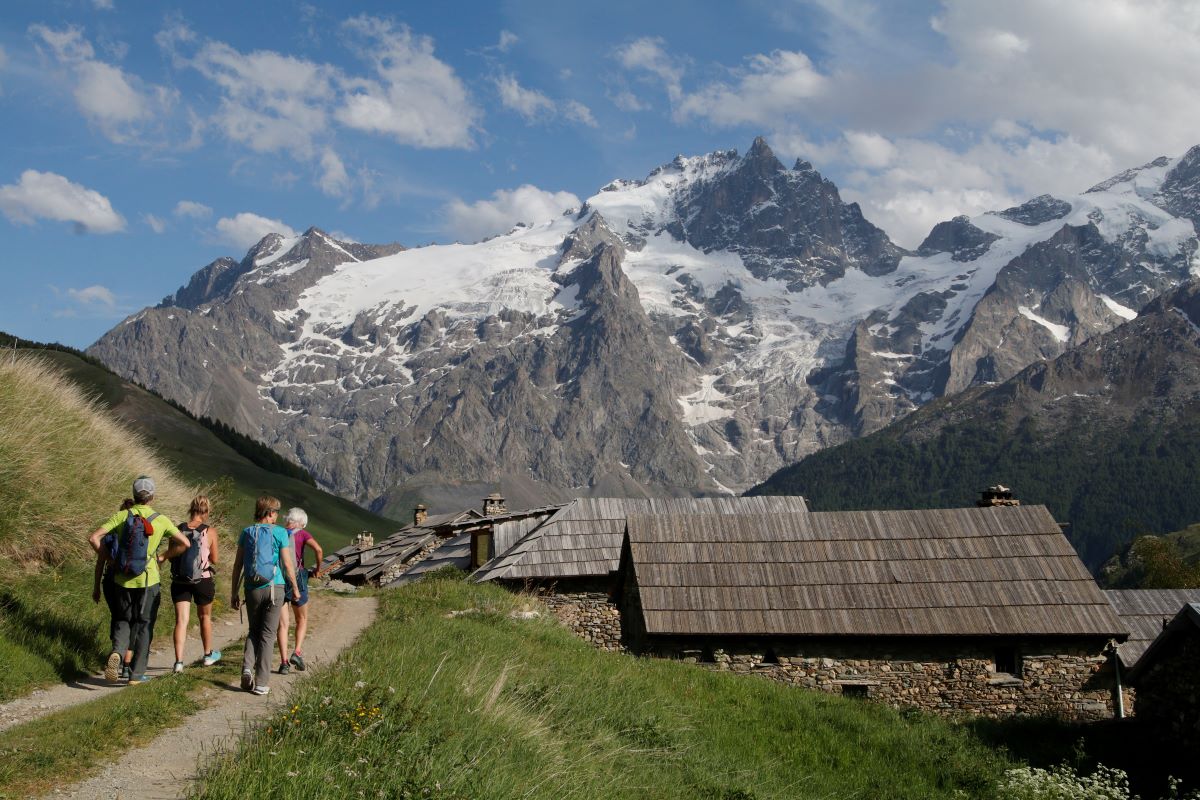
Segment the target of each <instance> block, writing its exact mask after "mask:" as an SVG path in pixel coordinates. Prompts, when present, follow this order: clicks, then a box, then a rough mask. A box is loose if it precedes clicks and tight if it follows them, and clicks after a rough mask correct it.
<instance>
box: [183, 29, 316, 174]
mask: <svg viewBox="0 0 1200 800" xmlns="http://www.w3.org/2000/svg"><path fill="white" fill-rule="evenodd" d="M187 63H189V64H190V65H191V66H192V67H194V68H195V69H196V70H198V71H199V72H200V73H201V74H202V75H204V77H206V78H208V79H209V80H211V81H212V82H213V83H215V84H216V85H217V86H218V87H219V88H220V89H221V92H222V97H221V102H220V107H219V109H218V111H217V113H216V116H215V124H216V126H217V127H218V128H219V129H220V130H221V131H222V133H224V134H225V135H226V136H227V137H228V138H230V139H232V140H233V141H235V142H240V143H242V144H244V145H246V146H247V147H249V148H250V149H251V150H254V151H255V152H259V153H274V152H279V151H288V152H291V153H292V154H294V155H296V156H297V157H300V158H308V157H311V156H312V155H313V154H314V151H315V147H314V145H313V139H314V138H315V137H316V136H318V135H319V134H321V133H322V132H324V131H325V130H326V129H327V127H328V124H329V111H328V108H329V104H330V103H332V102H333V101H334V99H335V97H336V91H335V82H336V81H337V70H336V69H335V68H333V67H331V66H329V65H325V64H317V63H314V62H312V61H306V60H303V59H299V58H293V57H292V56H286V55H282V54H280V53H275V52H271V51H268V50H257V51H255V52H252V53H249V54H243V53H240V52H238V51H237V50H234V49H233V48H232V47H230V46H229V45H227V44H224V43H222V42H208V43H206V44H204V45H203V46H202V47H201V48H200V50H199V51H198V52H197V53H196V55H195V57H194V58H192V59H190V60H189V61H188V62H187Z"/></svg>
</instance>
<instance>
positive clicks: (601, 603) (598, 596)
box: [539, 592, 625, 650]
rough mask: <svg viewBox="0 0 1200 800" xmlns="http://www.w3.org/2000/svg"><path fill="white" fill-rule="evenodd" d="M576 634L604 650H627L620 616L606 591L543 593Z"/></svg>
mask: <svg viewBox="0 0 1200 800" xmlns="http://www.w3.org/2000/svg"><path fill="white" fill-rule="evenodd" d="M539 599H540V600H541V601H542V602H544V603H545V604H546V605H547V606H548V607H549V608H550V610H551V611H552V612H553V613H554V616H556V617H557V618H558V619H559V621H560V622H562V623H563V624H564V625H566V626H567V627H568V628H570V629H571V630H572V631H574V633H575V635H576V636H578V637H579V638H581V639H583V640H584V641H586V642H589V643H591V644H593V645H595V646H596V647H598V648H600V649H601V650H624V649H625V648H624V647H623V646H622V644H621V615H620V612H619V611H617V607H616V605H615V604H613V603H611V602H609V599H608V594H607V593H605V592H573V593H565V594H543V595H541V596H540V598H539Z"/></svg>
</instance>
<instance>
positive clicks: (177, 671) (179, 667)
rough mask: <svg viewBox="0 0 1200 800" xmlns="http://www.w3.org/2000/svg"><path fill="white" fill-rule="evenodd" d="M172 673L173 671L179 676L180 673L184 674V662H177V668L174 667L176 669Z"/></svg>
mask: <svg viewBox="0 0 1200 800" xmlns="http://www.w3.org/2000/svg"><path fill="white" fill-rule="evenodd" d="M171 671H172V672H174V673H176V674H179V673H180V672H183V662H182V661H176V662H175V667H174V669H172V670H171Z"/></svg>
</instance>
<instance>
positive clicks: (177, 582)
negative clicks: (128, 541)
mask: <svg viewBox="0 0 1200 800" xmlns="http://www.w3.org/2000/svg"><path fill="white" fill-rule="evenodd" d="M211 514H212V504H211V503H209V501H208V498H207V497H205V496H204V495H199V496H198V497H196V498H195V499H194V500H192V505H191V507H190V508H189V509H188V521H187V524H185V525H180V526H179V532H180V533H182V534H183V535H184V536H186V537H187V538H188V541H189V542H191V547H190V548H188V550H187V552H185V553H184V554H183V555H180V556H177V557H176V558H174V559H173V560H172V563H171V602H173V603H174V604H175V671H176V672H183V644H184V641H185V640H186V639H187V626H188V616H189V615H190V613H191V609H192V603H193V602H195V604H196V611H197V612H198V613H199V614H200V641H201V642H202V643H203V644H204V666H206V667H211V666H212V665H213V664H216V663H217V662H218V661H220V660H221V651H220V650H213V649H212V602H213V598H214V597H216V595H217V587H216V583H215V582H214V581H213V568H214V567H216V566H217V529H216V528H213V527H211V526H210V525H209V524H208V518H209V515H211ZM193 564H194V565H195V566H194V568H193V567H192V565H193Z"/></svg>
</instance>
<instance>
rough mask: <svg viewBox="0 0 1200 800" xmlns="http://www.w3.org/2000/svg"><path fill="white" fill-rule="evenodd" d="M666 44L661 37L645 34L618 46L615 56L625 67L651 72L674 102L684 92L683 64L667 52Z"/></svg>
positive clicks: (636, 70) (631, 69)
mask: <svg viewBox="0 0 1200 800" xmlns="http://www.w3.org/2000/svg"><path fill="white" fill-rule="evenodd" d="M665 45H666V43H665V42H664V41H663V40H662V39H661V38H660V37H657V36H643V37H642V38H640V39H635V40H634V41H632V42H630V43H629V44H627V45H623V46H621V47H619V48H617V50H616V52H615V53H614V56H615V57H616V59H617V61H618V62H619V63H620V64H621V66H622V67H624V68H625V69H627V70H630V71H631V72H645V73H649V74H650V75H652V76H654V77H655V78H657V79H658V80H660V81H661V82H662V84H663V86H664V87H665V88H666V90H667V95H668V96H669V97H670V98H671V100H672V102H674V101H676V100H678V99H679V97H680V96H681V95H682V93H683V90H682V88H681V81H682V80H683V65H682V63H681V62H680V60H679V59H676V58H675V57H673V56H671V55H670V54H668V53H667V51H666V47H665Z"/></svg>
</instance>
